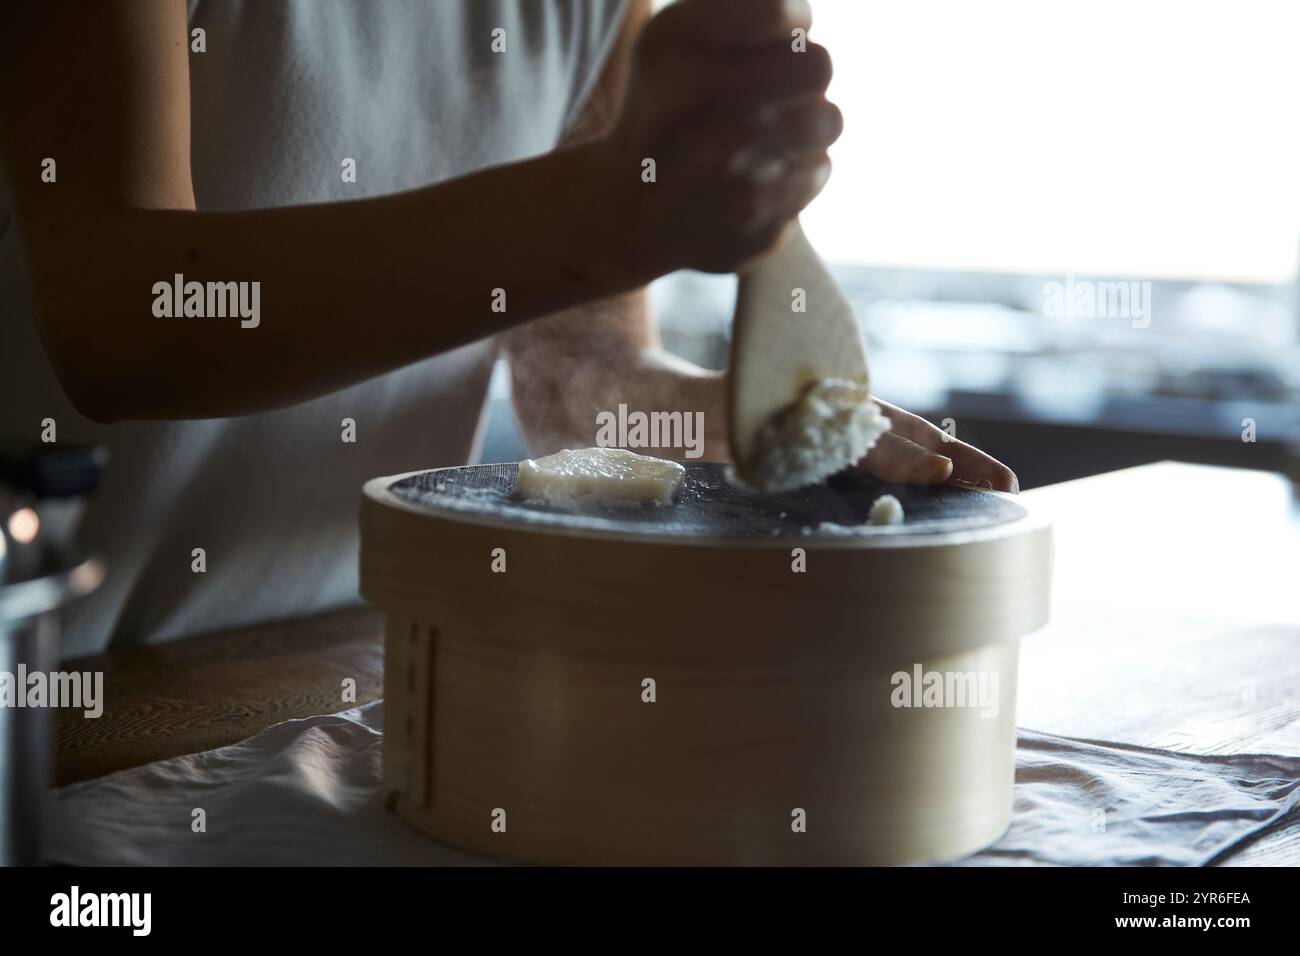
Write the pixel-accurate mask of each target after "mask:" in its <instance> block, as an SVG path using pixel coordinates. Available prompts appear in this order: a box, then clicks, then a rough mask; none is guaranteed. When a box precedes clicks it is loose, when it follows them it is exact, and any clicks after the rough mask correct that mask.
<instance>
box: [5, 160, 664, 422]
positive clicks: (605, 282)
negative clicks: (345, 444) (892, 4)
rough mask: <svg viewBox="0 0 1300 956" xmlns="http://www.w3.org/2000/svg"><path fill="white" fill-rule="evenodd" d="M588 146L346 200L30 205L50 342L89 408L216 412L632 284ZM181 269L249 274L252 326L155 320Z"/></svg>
mask: <svg viewBox="0 0 1300 956" xmlns="http://www.w3.org/2000/svg"><path fill="white" fill-rule="evenodd" d="M596 148H597V147H595V146H584V147H580V148H578V149H575V150H569V151H564V152H560V153H554V154H551V155H548V156H545V157H542V158H540V159H536V160H531V161H528V162H524V163H520V164H515V165H513V166H507V167H499V168H496V169H492V170H488V171H485V172H481V173H477V174H475V175H472V176H469V177H466V178H464V179H460V180H456V181H453V182H449V183H444V184H439V185H436V186H432V187H428V188H424V189H419V190H414V191H410V192H406V193H401V194H396V195H390V196H384V197H379V198H374V199H364V200H356V201H350V202H337V203H328V204H322V205H313V206H297V207H285V208H277V209H267V210H254V211H248V212H231V213H203V212H191V211H169V210H131V211H125V212H110V213H99V214H91V215H90V216H89V217H87V218H85V219H82V220H81V221H79V222H76V223H73V222H71V221H69V222H67V223H61V222H58V221H55V217H54V215H53V214H51V215H50V216H46V217H42V216H41V215H40V213H39V210H37V211H34V212H35V213H36V214H35V215H33V216H32V217H31V218H30V221H29V222H26V223H23V225H24V228H25V230H26V231H28V232H32V231H36V230H40V231H41V234H40V235H38V236H36V237H35V238H36V240H37V241H38V242H39V243H41V244H42V245H44V246H45V248H44V249H43V250H42V252H44V253H45V255H44V256H43V257H41V261H43V262H46V263H50V262H53V263H57V266H46V267H45V268H44V269H43V270H37V271H36V273H35V275H34V284H35V290H34V291H35V296H36V301H37V305H38V314H39V316H40V321H41V328H42V333H43V335H44V338H45V341H46V345H47V349H48V350H49V352H50V355H51V358H52V360H53V362H54V366H55V369H56V371H57V372H58V374H59V376H60V378H61V380H62V381H63V383H64V387H65V389H66V390H67V391H68V392H69V394H70V396H71V397H72V399H73V401H74V402H76V403H77V405H78V407H79V408H81V409H82V410H83V411H84V412H85V413H86V414H88V415H89V416H91V417H92V418H96V419H98V420H102V421H111V420H118V419H129V418H154V419H158V418H199V417H214V416H226V415H235V414H242V413H247V412H253V411H258V410H262V409H268V408H274V407H278V406H283V405H288V404H292V403H295V402H299V401H302V400H305V399H308V398H312V397H315V396H318V395H321V394H324V393H327V392H329V391H332V390H335V389H338V388H341V387H343V386H346V385H349V384H352V383H355V382H358V381H361V380H363V379H366V378H369V377H372V376H375V375H378V374H381V373H383V372H386V371H389V370H391V369H394V368H397V367H400V366H403V365H407V364H410V363H412V362H415V361H417V360H419V359H422V358H425V357H427V356H429V355H432V354H435V353H437V352H441V351H444V350H447V349H450V348H453V347H455V346H458V345H461V344H464V343H466V342H469V341H472V340H475V339H478V338H482V337H484V336H487V335H491V334H494V333H496V332H499V331H501V330H503V329H505V328H507V327H510V326H513V325H516V324H518V323H521V322H524V321H525V320H528V319H531V318H535V317H537V316H541V315H545V314H547V313H550V312H554V311H556V310H559V309H564V308H567V307H571V306H574V305H576V304H579V303H583V302H587V301H591V300H594V299H600V298H603V297H606V296H609V295H611V294H614V293H617V292H620V291H622V290H623V289H625V288H628V287H630V286H633V285H635V284H637V283H638V282H639V281H644V277H641V276H636V275H632V274H631V272H629V271H628V270H627V269H626V267H625V264H624V263H622V262H619V263H617V264H615V263H614V262H613V260H612V258H611V250H612V249H613V248H614V246H615V239H616V238H617V237H614V236H611V235H608V234H606V233H607V232H608V227H605V228H604V229H602V227H601V226H600V224H601V223H606V222H609V221H610V216H609V212H608V210H607V209H603V208H602V205H603V204H604V203H606V202H607V200H608V197H607V196H605V195H603V194H602V192H607V190H604V189H603V187H602V186H601V185H600V183H601V181H602V175H601V173H602V171H601V169H600V163H599V157H598V156H596V155H595V153H594V150H595V149H596ZM624 225H625V224H624ZM54 243H57V249H56V250H55V252H56V254H54V255H50V254H49V253H50V251H51V249H50V244H54ZM176 275H182V276H183V277H184V281H185V282H190V281H197V282H201V283H208V282H223V283H224V282H245V283H252V282H258V283H260V289H259V302H260V315H259V316H258V320H257V324H256V326H255V327H243V326H245V325H249V326H251V324H252V323H251V322H245V323H243V324H242V325H241V321H240V319H239V318H238V317H233V318H210V317H208V318H200V317H177V318H159V317H157V316H156V315H155V308H154V306H155V294H154V292H153V289H154V286H155V284H156V283H159V282H164V283H167V284H168V285H171V284H172V283H173V282H174V277H175V276H176ZM496 290H501V291H500V292H499V293H498V292H497V291H496Z"/></svg>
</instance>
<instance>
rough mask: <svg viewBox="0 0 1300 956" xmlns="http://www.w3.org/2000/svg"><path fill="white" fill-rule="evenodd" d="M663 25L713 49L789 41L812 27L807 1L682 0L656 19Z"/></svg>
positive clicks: (731, 48)
mask: <svg viewBox="0 0 1300 956" xmlns="http://www.w3.org/2000/svg"><path fill="white" fill-rule="evenodd" d="M656 19H658V20H662V21H663V23H662V24H661V26H662V28H665V29H670V30H672V31H673V32H677V31H681V33H682V35H683V37H684V38H686V39H688V40H689V41H690V42H692V43H694V44H695V45H697V46H700V47H702V48H705V49H711V50H736V49H744V48H746V47H756V46H766V45H768V44H772V43H776V42H778V41H785V42H786V43H787V44H788V43H789V42H790V36H791V34H792V33H793V32H794V31H795V30H808V29H809V28H810V27H811V26H812V6H811V5H810V4H809V3H808V2H807V0H679V2H677V3H674V4H672V5H671V6H669V7H666V8H665V9H664V10H663V11H662V12H661V13H660V14H659V16H658V17H657V18H656Z"/></svg>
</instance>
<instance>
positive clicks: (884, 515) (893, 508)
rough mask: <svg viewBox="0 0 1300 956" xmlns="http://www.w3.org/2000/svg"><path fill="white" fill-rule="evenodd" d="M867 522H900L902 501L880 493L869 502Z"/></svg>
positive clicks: (901, 519)
mask: <svg viewBox="0 0 1300 956" xmlns="http://www.w3.org/2000/svg"><path fill="white" fill-rule="evenodd" d="M867 523H868V524H902V523H903V503H902V502H901V501H899V500H898V499H897V498H895V497H894V496H893V495H881V496H880V497H879V498H877V499H876V500H875V501H873V502H871V510H870V511H869V512H867Z"/></svg>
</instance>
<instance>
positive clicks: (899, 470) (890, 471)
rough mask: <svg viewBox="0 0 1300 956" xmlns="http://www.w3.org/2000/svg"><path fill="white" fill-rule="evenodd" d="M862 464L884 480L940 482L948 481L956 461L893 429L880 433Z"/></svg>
mask: <svg viewBox="0 0 1300 956" xmlns="http://www.w3.org/2000/svg"><path fill="white" fill-rule="evenodd" d="M861 467H862V468H865V469H866V470H867V472H868V473H870V474H872V475H874V476H875V477H877V478H879V479H880V480H881V481H893V482H897V483H899V484H909V485H938V484H942V483H943V482H945V481H947V480H948V477H949V475H951V474H952V468H953V463H952V461H951V460H949V459H948V458H947V457H946V456H944V455H940V454H937V453H935V452H933V451H930V449H928V448H922V447H921V446H920V445H918V444H916V443H915V442H913V441H909V440H908V439H906V438H904V437H903V436H902V435H898V434H894V433H892V432H890V433H886V434H884V435H881V436H880V440H879V441H877V442H876V444H875V445H874V446H873V447H872V449H871V450H870V451H869V452H867V457H866V458H864V459H863V460H862V462H861Z"/></svg>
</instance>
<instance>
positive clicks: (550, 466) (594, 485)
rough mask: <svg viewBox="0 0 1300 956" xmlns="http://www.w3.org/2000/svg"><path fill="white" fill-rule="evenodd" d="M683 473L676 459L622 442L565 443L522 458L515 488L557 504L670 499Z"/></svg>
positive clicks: (665, 501) (534, 498)
mask: <svg viewBox="0 0 1300 956" xmlns="http://www.w3.org/2000/svg"><path fill="white" fill-rule="evenodd" d="M685 475H686V469H685V468H683V467H682V466H681V465H679V464H677V462H675V461H665V460H664V459H662V458H651V457H649V456H646V455H638V454H635V453H633V452H630V451H627V450H625V449H623V448H582V449H578V450H571V449H568V448H566V449H565V450H564V451H558V452H556V453H555V454H554V455H547V456H546V457H545V458H538V459H535V460H529V461H521V462H520V463H519V483H518V485H517V486H516V490H517V491H518V492H519V494H520V496H521V497H523V498H525V499H527V500H529V501H545V502H547V503H549V504H556V505H573V504H615V505H638V504H646V503H654V504H659V505H670V504H672V503H673V499H674V498H675V497H677V493H678V492H679V491H680V490H681V487H682V479H683V478H684V477H685Z"/></svg>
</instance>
